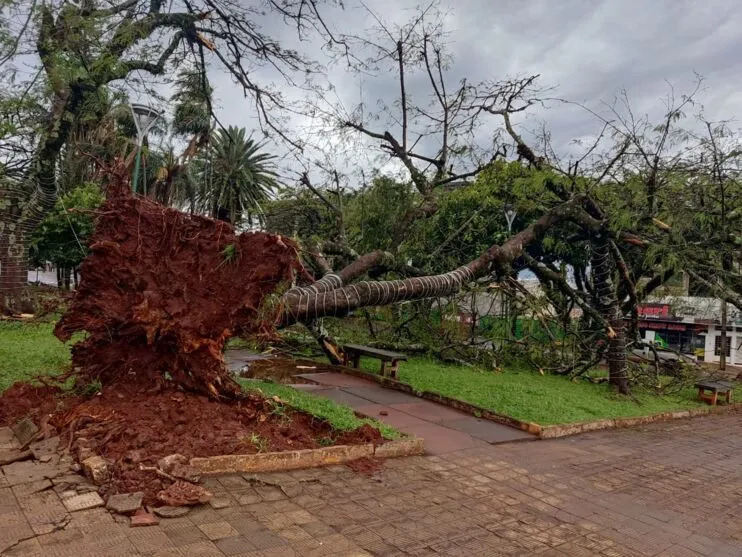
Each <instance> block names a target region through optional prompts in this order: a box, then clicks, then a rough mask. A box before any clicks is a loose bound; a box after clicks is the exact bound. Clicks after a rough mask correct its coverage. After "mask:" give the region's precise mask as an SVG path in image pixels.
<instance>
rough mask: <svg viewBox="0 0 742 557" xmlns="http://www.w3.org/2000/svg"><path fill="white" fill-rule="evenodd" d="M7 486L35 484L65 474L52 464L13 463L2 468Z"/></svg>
mask: <svg viewBox="0 0 742 557" xmlns="http://www.w3.org/2000/svg"><path fill="white" fill-rule="evenodd" d="M2 471H3V474H4V475H5V479H6V480H7V482H8V485H10V486H14V485H18V484H22V483H29V482H36V481H39V480H44V479H53V478H56V477H57V476H61V475H62V474H64V473H65V471H64V470H62V469H61V468H60V467H59V466H55V465H54V464H52V463H43V462H34V461H30V460H29V461H23V462H14V463H13V464H8V465H6V466H3V467H2Z"/></svg>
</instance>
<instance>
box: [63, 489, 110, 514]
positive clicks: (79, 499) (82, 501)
mask: <svg viewBox="0 0 742 557" xmlns="http://www.w3.org/2000/svg"><path fill="white" fill-rule="evenodd" d="M62 503H64V506H65V507H67V510H68V511H70V512H74V511H84V510H87V509H94V508H95V507H102V506H103V499H101V497H100V495H98V494H97V493H83V494H82V495H74V496H73V497H69V498H67V499H63V500H62Z"/></svg>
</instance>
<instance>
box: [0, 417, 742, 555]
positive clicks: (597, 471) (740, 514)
mask: <svg viewBox="0 0 742 557" xmlns="http://www.w3.org/2000/svg"><path fill="white" fill-rule="evenodd" d="M741 419H742V414H740V413H735V414H728V415H719V416H712V417H707V418H696V419H694V420H681V421H674V422H666V423H657V424H653V425H650V426H646V427H644V428H637V429H625V430H615V431H604V432H594V433H590V434H587V435H582V436H579V437H572V438H567V439H560V440H552V441H537V442H533V443H509V444H504V445H490V444H482V445H480V446H476V447H472V448H469V449H464V450H460V451H454V452H449V453H446V454H444V455H440V456H423V457H413V458H404V459H395V460H389V461H386V462H385V463H384V465H383V467H382V469H381V470H380V471H379V472H378V473H377V474H375V475H374V476H373V477H367V476H364V475H359V474H357V473H354V472H352V471H351V470H350V469H349V468H347V467H345V466H336V467H331V468H324V469H313V470H299V471H294V472H290V473H282V474H263V475H260V476H259V479H258V481H256V480H255V478H254V477H251V476H244V477H243V476H236V475H235V476H224V477H220V478H218V479H216V478H212V479H209V480H208V485H209V486H210V487H211V489H212V490H213V491H214V492H215V493H216V494H217V495H219V496H221V497H223V498H224V499H223V500H222V501H220V503H222V504H226V505H227V506H226V507H224V508H219V509H215V508H211V507H209V506H207V507H205V508H200V509H194V510H193V511H191V513H190V514H189V515H187V516H185V517H183V518H178V519H171V520H167V521H163V522H161V523H160V525H159V526H154V527H147V528H129V527H128V524H126V523H125V522H124V521H121V522H119V521H117V520H116V519H114V518H113V517H112V516H111V515H109V514H108V513H107V512H106V511H104V510H102V509H93V510H88V511H80V512H72V513H65V511H64V508H60V504H59V500H58V499H56V493H55V492H54V491H53V490H44V491H41V492H36V493H34V490H35V489H38V488H37V487H36V488H35V486H33V485H27V484H18V485H15V486H13V487H5V486H7V480H6V478H5V477H4V475H2V474H0V554H2V555H3V557H5V556H9V555H27V556H40V555H44V556H46V555H49V556H61V557H65V556H70V557H73V556H74V557H86V556H91V557H92V556H96V557H98V556H105V555H109V556H113V555H118V556H129V555H149V556H156V557H172V556H222V555H238V556H242V557H247V556H250V557H258V556H266V557H267V556H294V555H300V556H307V557H310V556H360V555H365V556H368V555H379V556H392V555H394V556H397V555H400V556H405V555H418V556H419V555H450V556H456V555H462V556H473V555H482V556H488V557H497V556H506V555H510V556H528V555H540V556H549V557H555V556H560V557H579V556H591V555H596V556H602V557H621V556H626V557H628V556H661V557H686V556H690V557H697V556H714V557H725V556H726V557H731V556H735V557H739V556H740V555H742V436H741V435H739V431H740V423H741V422H740V420H741ZM217 506H220V505H217ZM55 513H56V514H55ZM52 515H54V516H53V517H52ZM57 515H58V516H57ZM51 518H54V523H55V524H57V526H56V528H57V530H56V531H51V530H53V529H51V530H50V529H49V528H47V527H46V526H48V524H49V521H50V520H51ZM39 524H44V525H45V527H44V529H42V530H39V526H38V525H39ZM42 532H44V533H42ZM34 534H37V535H35V536H34ZM23 538H28V539H25V541H21V542H19V543H16V544H15V545H13V543H14V541H17V540H18V539H23ZM8 546H10V548H9V549H7V550H6V551H3V549H4V548H6V547H8Z"/></svg>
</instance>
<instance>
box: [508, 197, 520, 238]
mask: <svg viewBox="0 0 742 557" xmlns="http://www.w3.org/2000/svg"><path fill="white" fill-rule="evenodd" d="M517 214H518V213H517V211H516V210H515V209H513V206H512V205H510V204H508V205H505V221H506V222H507V223H508V236H509V235H510V234H512V233H513V221H514V220H515V215H517Z"/></svg>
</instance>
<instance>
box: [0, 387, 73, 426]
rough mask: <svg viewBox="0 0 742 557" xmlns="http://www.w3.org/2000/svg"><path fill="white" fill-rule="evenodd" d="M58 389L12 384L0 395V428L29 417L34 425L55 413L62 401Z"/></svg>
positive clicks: (60, 391) (62, 403)
mask: <svg viewBox="0 0 742 557" xmlns="http://www.w3.org/2000/svg"><path fill="white" fill-rule="evenodd" d="M61 393H62V390H61V389H60V388H59V387H54V386H46V385H38V386H37V385H30V384H28V383H14V384H13V385H11V386H10V387H9V388H8V389H6V390H5V392H3V393H2V395H0V426H9V425H12V424H14V423H15V422H17V421H18V420H19V419H21V418H25V417H29V418H31V419H32V420H33V421H34V422H35V423H36V424H39V423H41V420H42V418H43V417H44V416H48V415H49V414H51V413H53V412H55V411H56V410H57V409H58V408H59V407H60V405H64V402H63V401H64V399H63V398H60V395H61Z"/></svg>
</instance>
